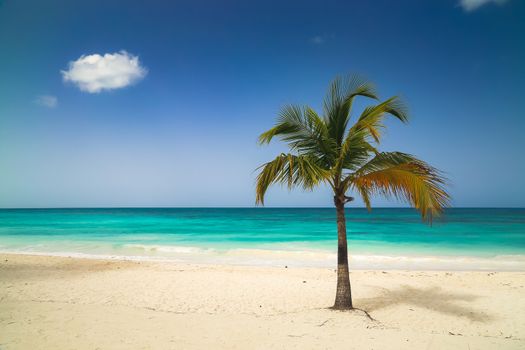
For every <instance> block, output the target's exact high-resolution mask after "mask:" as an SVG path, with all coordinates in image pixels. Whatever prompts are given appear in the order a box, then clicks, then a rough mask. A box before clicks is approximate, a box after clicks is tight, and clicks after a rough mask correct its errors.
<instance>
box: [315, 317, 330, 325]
mask: <svg viewBox="0 0 525 350" xmlns="http://www.w3.org/2000/svg"><path fill="white" fill-rule="evenodd" d="M330 320H331V318H329V319H328V320H326V321H324V322H323V323H321V324H318V325H317V327H322V326H324V325H325V324H326V322H328V321H330Z"/></svg>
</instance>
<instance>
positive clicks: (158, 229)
mask: <svg viewBox="0 0 525 350" xmlns="http://www.w3.org/2000/svg"><path fill="white" fill-rule="evenodd" d="M347 220H348V222H347V229H348V238H349V251H350V254H351V256H352V260H351V264H352V265H353V267H354V268H389V267H392V268H447V269H454V268H457V269H507V270H508V269H511V270H521V269H525V263H524V259H525V209H449V210H447V212H446V214H445V216H444V217H443V218H441V219H439V220H437V221H435V222H434V223H433V225H432V226H429V225H426V224H424V223H422V222H421V218H420V216H419V215H418V213H417V212H416V211H414V210H412V209H404V208H403V209H402V208H395V209H394V208H380V209H374V210H373V211H372V212H368V211H367V210H365V209H360V208H359V209H356V208H350V209H348V210H347ZM336 237H337V236H336V225H335V210H334V209H331V208H147V209H146V208H144V209H143V208H132V209H130V208H118V209H116V208H112V209H5V210H0V250H1V251H4V252H21V253H45V254H56V255H79V256H105V257H133V258H136V259H138V258H155V259H169V260H179V261H189V262H208V261H210V262H219V263H241V264H270V265H280V264H290V265H311V266H333V264H334V261H335V248H336Z"/></svg>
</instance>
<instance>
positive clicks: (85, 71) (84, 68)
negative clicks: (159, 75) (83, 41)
mask: <svg viewBox="0 0 525 350" xmlns="http://www.w3.org/2000/svg"><path fill="white" fill-rule="evenodd" d="M61 73H62V77H63V79H64V81H65V82H72V83H74V84H75V85H77V86H78V87H79V88H80V90H82V91H85V92H89V93H97V92H100V91H102V90H113V89H120V88H123V87H126V86H128V85H131V84H133V83H135V82H137V81H139V80H140V79H142V78H144V76H146V74H147V69H146V68H144V67H143V66H141V65H140V61H139V58H138V56H133V55H131V54H129V53H127V52H126V51H120V52H115V53H112V54H111V53H106V54H104V55H103V56H102V55H99V54H93V55H87V56H86V55H83V56H81V57H80V58H79V59H78V60H76V61H71V62H69V69H68V70H63V71H61Z"/></svg>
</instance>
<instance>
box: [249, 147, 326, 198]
mask: <svg viewBox="0 0 525 350" xmlns="http://www.w3.org/2000/svg"><path fill="white" fill-rule="evenodd" d="M258 169H262V170H261V172H260V173H259V175H258V176H257V185H256V198H255V202H256V204H262V205H264V195H265V193H266V190H267V189H268V187H270V185H272V184H276V183H281V184H286V185H287V186H288V188H290V189H291V188H292V187H302V188H303V189H305V190H312V189H313V188H314V187H315V186H317V185H319V184H320V183H321V182H323V181H329V175H330V171H329V170H326V169H324V168H323V167H321V166H320V165H319V164H318V160H317V158H315V157H313V156H311V155H293V154H285V153H282V154H280V155H279V156H277V157H276V158H275V159H274V160H272V161H270V162H268V163H266V164H263V165H262V166H261V167H259V168H258Z"/></svg>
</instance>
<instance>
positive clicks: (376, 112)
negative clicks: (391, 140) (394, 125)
mask: <svg viewBox="0 0 525 350" xmlns="http://www.w3.org/2000/svg"><path fill="white" fill-rule="evenodd" d="M387 115H392V116H394V117H396V118H397V119H399V120H400V121H402V122H403V123H406V122H408V113H407V108H406V106H405V104H404V103H403V102H402V101H401V100H400V99H399V98H398V97H397V96H394V97H391V98H389V99H388V100H385V101H384V102H381V103H379V104H377V105H374V106H369V107H367V108H365V110H364V111H363V113H361V116H360V117H359V119H358V120H357V122H356V123H355V124H354V125H353V126H352V127H351V128H350V130H349V134H352V133H354V132H358V131H360V130H366V131H367V132H368V135H369V136H370V137H372V138H373V139H374V140H375V141H376V142H379V140H380V138H381V131H382V129H383V128H384V125H383V120H384V118H385V117H386V116H387Z"/></svg>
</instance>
